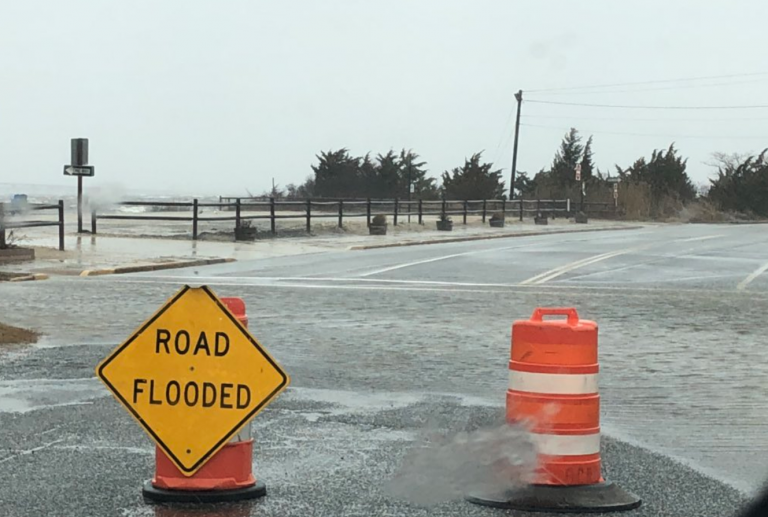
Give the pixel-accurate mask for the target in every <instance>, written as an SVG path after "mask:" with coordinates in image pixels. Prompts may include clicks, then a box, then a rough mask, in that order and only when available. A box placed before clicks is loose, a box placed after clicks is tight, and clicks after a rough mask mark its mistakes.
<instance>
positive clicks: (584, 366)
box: [470, 308, 641, 512]
mask: <svg viewBox="0 0 768 517" xmlns="http://www.w3.org/2000/svg"><path fill="white" fill-rule="evenodd" d="M546 316H565V317H566V319H556V320H551V319H550V320H545V317H546ZM597 331H598V328H597V324H596V323H595V322H594V321H588V320H581V319H579V315H578V313H577V312H576V309H573V308H551V309H550V308H539V309H536V310H535V311H534V312H533V316H531V319H530V320H524V321H516V322H515V323H514V324H513V325H512V350H511V359H510V361H509V389H508V390H507V422H509V423H510V424H522V425H525V426H526V427H527V428H528V429H529V431H530V433H531V440H532V441H533V443H534V444H535V446H536V452H537V457H538V462H537V468H536V470H535V472H534V473H533V475H532V477H531V479H529V482H530V485H529V486H528V487H526V488H525V489H521V490H517V491H514V492H509V493H505V494H495V495H491V496H472V497H470V500H471V501H472V502H476V503H480V504H486V505H489V506H496V507H502V508H513V509H518V510H529V511H536V510H540V511H572V512H585V511H600V512H606V511H619V510H630V509H634V508H637V507H639V506H640V504H641V501H640V499H639V498H638V497H637V496H635V495H633V494H630V493H628V492H626V491H624V490H622V489H621V488H619V487H618V486H616V485H614V484H613V483H610V482H606V481H605V480H604V479H603V476H602V473H601V457H600V395H599V392H598V382H597V376H598V371H599V366H598V357H597Z"/></svg>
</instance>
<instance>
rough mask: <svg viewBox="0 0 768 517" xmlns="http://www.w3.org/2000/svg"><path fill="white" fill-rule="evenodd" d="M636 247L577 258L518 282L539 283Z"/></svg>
mask: <svg viewBox="0 0 768 517" xmlns="http://www.w3.org/2000/svg"><path fill="white" fill-rule="evenodd" d="M637 249H639V248H629V249H625V250H619V251H611V252H608V253H603V254H600V255H595V256H592V257H587V258H585V259H581V260H577V261H576V262H570V263H568V264H565V265H563V266H560V267H556V268H554V269H550V270H549V271H545V272H543V273H541V274H538V275H536V276H533V277H531V278H529V279H528V280H523V281H522V282H520V285H540V284H543V283H545V282H548V281H550V280H553V279H555V278H557V277H559V276H562V275H564V274H566V273H569V272H571V271H574V270H576V269H579V268H582V267H584V266H589V265H591V264H596V263H597V262H602V261H603V260H608V259H609V258H613V257H618V256H619V255H625V254H627V253H631V252H632V251H636V250H637Z"/></svg>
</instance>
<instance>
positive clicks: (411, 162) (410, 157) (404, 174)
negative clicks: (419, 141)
mask: <svg viewBox="0 0 768 517" xmlns="http://www.w3.org/2000/svg"><path fill="white" fill-rule="evenodd" d="M426 164H427V163H426V162H423V161H419V155H418V154H416V153H414V152H413V150H411V149H409V150H408V151H406V150H405V149H403V150H402V151H400V174H401V181H400V183H401V184H402V185H403V188H402V189H400V192H401V194H399V195H400V197H402V198H404V199H405V198H407V197H408V190H409V184H408V182H409V181H410V184H411V185H413V194H412V195H411V198H412V199H437V198H438V191H437V185H435V178H430V177H428V176H427V170H426V169H425V168H424V166H425V165H426Z"/></svg>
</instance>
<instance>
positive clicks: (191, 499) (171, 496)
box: [142, 480, 267, 503]
mask: <svg viewBox="0 0 768 517" xmlns="http://www.w3.org/2000/svg"><path fill="white" fill-rule="evenodd" d="M142 494H143V495H144V499H146V500H148V501H150V502H156V503H227V502H233V501H245V500H248V499H258V498H259V497H263V496H265V495H267V486H266V485H265V484H264V482H263V481H257V482H256V484H255V485H253V486H249V487H246V488H237V489H234V490H196V491H191V490H165V489H162V488H157V487H155V486H154V485H153V484H152V480H147V481H146V482H145V483H144V488H143V490H142Z"/></svg>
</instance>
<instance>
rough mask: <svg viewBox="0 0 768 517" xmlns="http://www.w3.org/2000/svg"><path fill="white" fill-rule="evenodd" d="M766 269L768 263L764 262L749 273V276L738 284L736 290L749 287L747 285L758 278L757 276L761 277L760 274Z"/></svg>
mask: <svg viewBox="0 0 768 517" xmlns="http://www.w3.org/2000/svg"><path fill="white" fill-rule="evenodd" d="M766 271H768V263H766V264H763V265H762V266H760V267H759V268H757V269H755V270H754V271H753V272H752V273H750V274H749V276H748V277H747V278H745V279H744V280H742V281H741V282H739V285H737V286H736V290H737V291H743V290H744V289H746V288H747V286H748V285H749V284H751V283H752V281H753V280H754V279H756V278H757V277H759V276H760V275H762V274H763V273H765V272H766Z"/></svg>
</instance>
